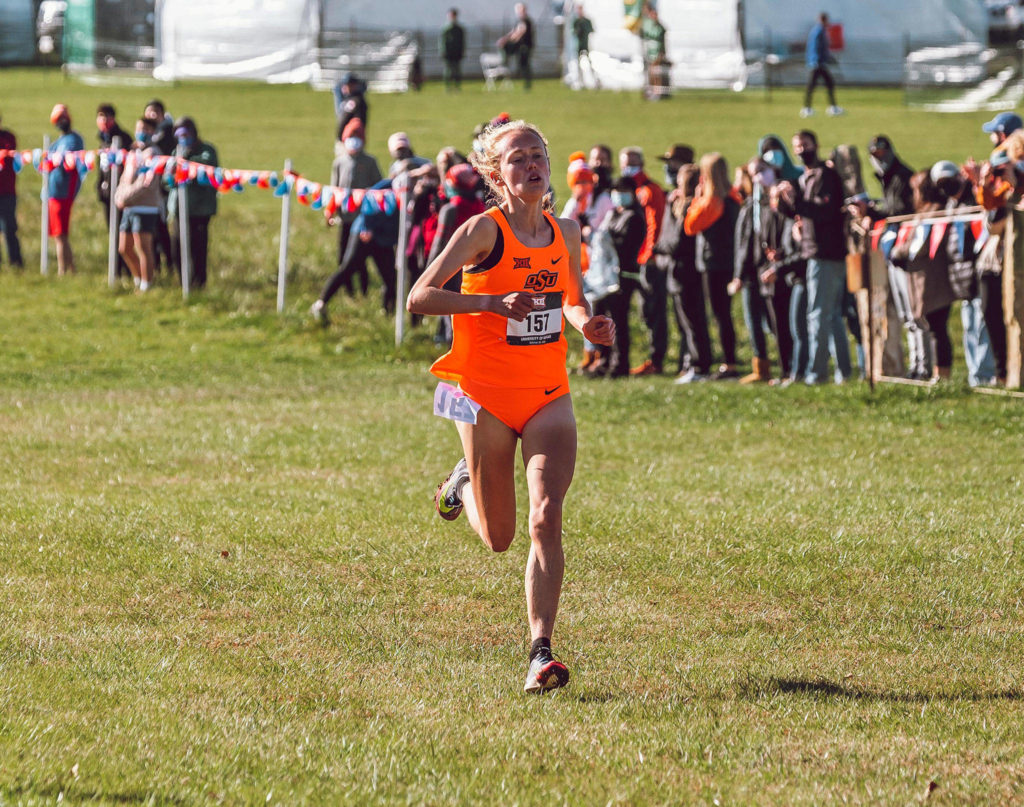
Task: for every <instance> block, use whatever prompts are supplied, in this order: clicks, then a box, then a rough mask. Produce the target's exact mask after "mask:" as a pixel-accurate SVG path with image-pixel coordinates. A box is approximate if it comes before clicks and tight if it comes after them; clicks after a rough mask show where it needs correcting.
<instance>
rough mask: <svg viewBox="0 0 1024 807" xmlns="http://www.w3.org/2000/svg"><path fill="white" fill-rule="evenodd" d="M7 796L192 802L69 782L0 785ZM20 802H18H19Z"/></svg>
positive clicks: (73, 800)
mask: <svg viewBox="0 0 1024 807" xmlns="http://www.w3.org/2000/svg"><path fill="white" fill-rule="evenodd" d="M210 795H211V799H214V798H216V795H215V794H210ZM4 796H9V797H10V798H12V799H20V798H26V797H27V798H31V797H33V796H41V797H43V798H46V799H54V800H55V801H60V800H63V799H62V798H61V797H62V796H63V798H67V799H69V802H70V803H72V804H74V803H76V802H86V801H96V802H101V803H104V804H153V803H155V804H180V805H186V804H192V803H193V802H192V801H191V800H189V799H184V798H181V797H179V796H174V795H168V794H167V793H160V794H155V793H152V792H148V791H145V790H142V789H128V790H123V791H110V790H104V789H102V788H98V789H90V788H82V787H78V785H77V784H74V783H72V784H70V785H68V786H67V787H64V786H62V785H60V784H49V785H43V786H42V787H32V786H31V785H26V786H24V787H13V788H3V787H0V803H3V797H4ZM19 803H20V802H19Z"/></svg>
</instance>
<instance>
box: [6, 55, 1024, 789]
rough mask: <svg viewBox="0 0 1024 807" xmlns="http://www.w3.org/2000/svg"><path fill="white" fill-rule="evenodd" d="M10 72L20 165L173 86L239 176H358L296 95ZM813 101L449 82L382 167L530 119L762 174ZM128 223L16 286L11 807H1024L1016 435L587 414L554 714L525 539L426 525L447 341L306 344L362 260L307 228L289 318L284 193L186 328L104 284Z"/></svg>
mask: <svg viewBox="0 0 1024 807" xmlns="http://www.w3.org/2000/svg"><path fill="white" fill-rule="evenodd" d="M5 77H9V78H10V80H9V81H8V82H5V87H6V88H7V89H6V90H5V93H7V96H8V97H6V98H0V102H2V110H3V113H4V122H5V124H6V125H9V126H11V127H12V128H14V129H15V130H16V131H17V132H18V133H19V135H21V136H22V139H23V141H27V140H28V139H29V137H30V136H35V134H40V135H41V133H42V129H40V128H38V127H36V128H35V129H33V121H40V120H43V121H44V120H45V116H46V113H47V112H48V110H49V107H50V106H51V105H52V102H53V101H54V100H55V99H56V98H57V97H62V98H66V99H68V102H69V103H70V104H71V106H72V110H73V111H74V110H75V109H76V108H85V109H87V108H89V107H94V104H95V102H96V101H97V100H100V99H107V98H114V99H115V101H116V102H118V104H119V105H121V106H125V107H131V106H138V105H139V104H141V103H144V102H145V100H148V98H149V97H150V96H151V95H152V94H154V92H156V93H158V94H162V95H164V96H166V99H167V102H168V106H169V107H170V108H171V109H173V110H174V111H175V112H186V111H188V112H194V113H195V115H196V117H197V119H198V122H199V126H200V128H201V130H202V131H204V132H205V133H207V134H208V136H209V137H210V139H211V140H213V141H214V142H215V143H216V144H217V145H218V146H219V148H220V150H221V154H222V155H223V160H224V163H225V164H227V165H232V164H237V165H239V166H241V167H272V166H274V165H277V164H278V163H280V162H281V160H282V158H283V157H285V156H292V157H293V158H296V159H297V155H302V156H303V157H304V159H303V163H304V162H305V158H306V155H308V160H309V169H308V170H309V172H310V173H311V175H313V177H314V178H317V177H318V176H324V175H325V174H326V169H327V166H328V165H329V162H330V148H331V146H330V143H331V111H330V106H329V100H328V97H327V96H326V95H324V94H314V93H311V92H309V91H307V90H305V89H303V88H281V87H250V86H235V85H191V84H187V85H176V86H174V87H171V88H160V89H159V90H153V89H138V88H113V89H106V90H97V89H94V88H88V87H84V86H81V85H79V84H74V83H69V84H63V83H61V81H60V79H59V78H58V77H57V76H56V75H55V74H52V73H40V72H26V71H21V72H12V73H9V74H7V75H6V76H5ZM12 88H13V89H12ZM841 101H842V102H843V103H844V105H846V106H847V107H848V108H849V109H850V110H851V113H850V116H849V118H847V119H846V120H844V121H830V120H822V121H816V123H819V124H820V128H821V131H822V133H823V139H826V137H825V136H824V135H825V134H826V133H828V137H829V138H832V137H835V136H838V134H839V133H840V132H842V131H847V132H849V133H851V135H852V136H851V137H850V138H845V137H844V139H852V140H854V141H855V142H858V143H863V142H864V141H865V140H866V138H867V137H869V136H870V135H872V134H874V133H875V132H876V130H888V133H889V134H890V135H892V136H893V138H894V140H895V141H896V142H897V145H902V144H903V143H905V144H906V145H905V146H903V148H902V150H903V152H904V154H905V156H906V157H907V159H908V160H909V161H910V162H912V163H914V164H921V163H923V162H925V161H926V160H931V159H937V158H939V157H944V156H959V155H963V154H966V153H967V152H969V151H971V150H972V145H975V144H977V145H980V146H983V145H984V138H983V136H982V135H981V133H980V132H979V131H978V129H977V126H978V124H979V123H980V121H981V120H982V118H983V117H984V116H982V115H980V114H979V115H976V116H953V117H948V118H946V117H944V118H941V119H937V118H935V117H934V116H924V115H922V114H920V113H915V112H908V111H906V110H904V109H903V108H902V107H900V106H899V105H898V103H897V101H898V94H896V93H893V92H888V91H877V92H874V91H856V92H855V91H852V90H851V91H845V92H844V93H843V95H842V96H841ZM442 104H443V105H444V106H443V111H439V110H440V109H441V105H442ZM798 104H799V101H798V99H797V95H796V94H795V93H777V94H776V104H775V105H767V104H766V103H765V102H764V100H763V98H762V97H761V96H759V95H758V94H748V95H732V94H716V93H684V94H680V96H679V97H677V98H675V99H673V100H672V101H670V102H666V103H662V104H656V105H642V104H640V102H639V100H637V99H634V98H633V97H631V96H624V95H589V96H585V95H576V94H571V93H569V92H568V91H563V90H561V89H559V88H557V87H554V86H552V85H550V84H548V85H545V84H541V85H539V86H538V88H537V91H536V92H535V93H534V94H533V95H532V96H530V97H529V98H524V96H522V95H520V94H518V93H507V94H491V95H488V94H485V93H483V91H482V90H481V89H479V88H476V87H470V88H468V89H467V90H466V92H465V93H464V94H463V96H461V97H460V98H458V99H457V100H452V99H450V98H448V97H446V96H443V94H441V93H440V92H438V91H437V90H436V89H435V88H428V89H427V90H426V91H425V92H424V94H423V95H421V96H393V97H377V98H374V99H373V111H372V113H371V114H372V116H373V117H372V118H371V135H370V143H371V147H372V148H373V149H375V150H376V151H377V152H378V153H381V152H382V151H383V141H384V139H385V138H386V135H387V133H388V132H389V131H392V130H395V129H398V128H402V129H405V130H407V131H409V132H410V134H411V135H412V138H413V142H414V143H416V144H417V145H420V144H422V146H421V147H422V150H423V151H425V152H427V153H432V152H433V151H434V150H436V148H437V147H439V146H441V145H443V144H444V143H446V142H460V141H457V140H456V138H457V137H459V136H463V135H464V134H465V133H466V132H467V131H468V130H469V128H471V125H472V124H473V123H474V122H476V121H477V120H479V119H482V118H484V117H487V116H489V115H490V114H492V113H493V112H496V111H500V110H501V109H509V110H510V111H512V112H514V113H519V112H522V114H523V115H524V116H526V117H528V118H534V119H536V120H538V122H540V123H541V125H542V126H543V128H544V129H545V130H546V131H547V133H548V135H549V137H550V139H551V141H552V146H553V150H554V153H556V154H561V153H565V154H567V153H568V152H569V151H571V150H572V149H574V148H576V147H577V146H587V145H589V144H590V142H592V141H594V140H598V139H600V140H607V141H608V142H610V143H611V144H612V145H613V146H620V145H624V144H626V143H630V142H640V144H641V145H644V146H645V147H646V148H647V149H648V150H649V151H657V150H660V149H663V148H664V147H665V145H667V144H669V143H671V142H673V141H675V140H684V141H685V140H689V141H690V142H692V143H693V144H694V145H695V146H697V148H698V149H705V148H710V147H712V146H716V147H720V148H721V149H722V150H723V151H725V153H726V154H727V155H728V156H729V157H730V159H731V160H736V159H740V158H742V157H744V156H745V154H746V152H747V151H748V150H749V149H751V148H753V144H754V143H755V142H756V139H757V137H758V135H760V134H761V133H763V132H764V131H772V130H776V131H782V132H783V133H786V132H789V131H790V130H792V129H794V128H797V126H798V125H799V119H797V118H796V117H795V114H794V112H795V109H796V108H797V106H798ZM641 116H642V125H641ZM924 126H928V127H929V129H928V134H929V137H928V138H927V140H926V139H925V138H924V137H922V136H921V132H922V130H923V127H924ZM83 128H84V126H83ZM933 130H934V131H933ZM974 150H975V151H980V149H979V148H977V147H975V149H974ZM299 168H300V170H305V165H304V164H300V165H299ZM561 173H562V172H561V169H560V168H558V167H556V169H555V176H556V179H558V180H561ZM33 181H34V180H33V178H32V176H31V174H26V175H24V176H23V177H22V179H21V180H20V188H19V189H20V193H21V215H22V224H23V228H24V229H23V235H24V236H25V240H26V243H25V246H26V252H28V253H29V254H31V253H30V249H31V244H32V237H33V229H32V228H33V219H34V218H35V217H36V213H37V210H38V208H37V207H35V204H36V203H35V202H34V200H33V196H34V194H35V193H36V191H37V189H38V186H37V185H33V184H32V183H33ZM91 183H92V180H90V181H89V186H90V187H89V188H87V193H88V192H89V191H91ZM559 190H560V193H561V192H562V190H564V189H563V188H562V187H561V186H559ZM97 208H98V205H97V204H96V203H95V201H94V199H92V198H90V197H89V196H88V195H86V196H84V197H83V199H82V202H81V204H80V206H79V212H80V213H81V215H80V218H79V219H78V220H77V221H78V223H79V224H80V227H79V229H77V230H76V234H75V243H76V246H77V248H78V251H79V252H78V254H79V261H80V265H81V267H82V272H81V274H80V275H79V276H77V277H74V278H64V279H61V280H58V279H56V278H41V277H39V276H38V274H36V273H35V272H33V271H26V272H25V273H24V274H21V275H12V274H11V273H10V272H8V271H7V270H4V271H3V273H0V299H3V300H4V306H3V310H4V313H3V315H2V317H3V319H2V323H3V324H2V326H0V473H2V478H3V480H4V482H3V485H0V560H2V566H0V585H2V589H3V606H2V607H0V804H2V805H6V804H12V805H13V804H43V803H51V804H52V803H54V802H55V801H56V800H57V799H58V798H59V797H60V795H61V794H63V799H64V801H65V802H67V803H72V804H77V803H88V802H96V803H105V804H119V803H120V804H123V803H136V802H141V803H154V804H168V803H181V804H195V803H220V802H223V803H227V804H251V803H266V802H270V803H282V804H295V803H330V804H334V803H347V804H365V803H386V804H406V803H413V804H419V803H429V804H442V803H462V804H480V803H496V804H541V803H543V804H560V803H567V804H606V803H612V804H667V803H672V804H676V803H714V802H715V801H716V800H717V802H718V803H722V804H727V803H732V804H737V803H749V804H763V803H772V804H785V805H789V804H820V803H854V804H878V803H887V804H909V803H918V802H920V801H923V800H924V797H925V793H926V790H927V787H928V783H929V782H935V783H936V784H937V789H936V790H935V791H934V793H932V795H931V796H930V797H929V798H928V801H929V802H934V803H938V804H950V805H958V804H964V803H978V804H989V803H1012V802H1016V801H1019V800H1020V799H1021V798H1022V797H1024V758H1022V756H1021V750H1020V749H1021V748H1022V747H1024V728H1022V726H1024V720H1022V718H1024V707H1022V698H1024V688H1022V681H1021V679H1022V674H1021V658H1022V657H1024V638H1022V637H1024V624H1022V622H1024V620H1022V617H1021V599H1022V595H1024V588H1022V584H1021V576H1020V573H1019V569H1020V565H1021V557H1022V549H1024V546H1022V541H1024V507H1022V479H1021V471H1020V457H1021V456H1022V451H1024V410H1022V409H1021V407H1020V405H1019V401H1015V400H1010V399H1003V398H990V397H982V396H974V395H972V394H970V393H969V392H968V391H967V390H966V388H965V387H963V386H962V385H961V384H960V383H959V382H957V383H954V384H951V385H947V386H943V387H938V388H932V389H916V388H880V389H878V390H877V391H876V392H875V393H873V394H872V393H871V392H870V391H869V390H868V388H867V387H866V386H865V385H863V384H852V385H849V386H846V387H843V388H824V389H802V388H790V389H788V390H785V391H780V390H774V389H764V388H761V389H741V388H739V387H738V386H736V385H703V386H698V387H695V388H692V389H685V388H678V387H674V386H673V385H671V384H670V383H669V381H668V380H667V379H653V380H643V381H632V382H629V383H625V384H614V383H610V382H591V383H588V382H585V381H574V382H573V386H574V403H575V406H576V411H577V417H578V420H579V426H580V443H581V451H580V460H579V465H578V471H577V477H576V481H575V483H574V485H573V488H572V490H571V492H570V499H569V502H568V509H567V517H566V523H565V536H566V550H567V555H568V566H567V578H566V587H565V592H564V596H563V606H562V611H561V616H560V620H559V626H558V631H557V635H556V644H557V647H558V649H559V651H560V652H561V653H562V655H563V657H564V658H565V659H566V661H567V662H568V663H569V664H570V666H571V667H572V670H573V674H574V681H573V684H572V685H571V686H570V687H569V688H568V689H567V690H563V691H561V692H558V693H556V694H554V695H553V696H549V697H544V698H526V697H524V696H523V695H522V693H521V692H520V687H521V685H522V677H523V674H524V670H525V649H526V647H527V644H528V637H527V634H526V628H525V614H524V610H525V609H524V602H523V594H522V570H523V565H524V560H525V555H526V551H527V540H526V536H525V534H524V533H525V528H524V526H523V524H522V523H521V524H520V526H519V535H518V537H517V540H516V542H515V543H514V544H513V547H512V549H511V550H510V551H509V552H508V553H507V554H504V555H492V554H491V553H489V552H487V551H486V550H485V549H484V548H483V547H482V545H481V544H480V542H479V541H478V540H477V539H476V538H475V537H474V536H473V535H472V533H471V531H470V530H469V528H468V527H467V525H466V524H465V522H464V521H460V522H458V523H456V524H454V525H452V524H445V523H442V522H440V520H439V519H437V518H436V516H434V515H433V511H432V508H431V503H430V497H431V494H432V492H433V487H434V485H435V484H436V482H437V480H438V479H439V478H440V476H441V475H443V473H444V472H445V469H446V468H447V467H449V466H450V465H451V463H452V461H453V460H454V459H455V458H456V457H457V456H458V453H457V452H458V443H457V439H456V437H455V434H454V430H453V429H452V428H451V427H450V425H449V424H446V423H444V422H442V421H439V420H437V419H436V418H433V417H432V416H431V415H430V397H431V390H432V387H433V383H432V381H431V378H430V377H429V375H428V374H427V372H426V366H427V363H428V361H429V360H430V359H431V357H432V356H433V355H434V354H435V350H434V347H433V345H432V344H431V340H430V337H429V333H428V332H426V331H424V330H421V331H417V332H416V333H414V335H413V337H412V338H411V339H410V340H409V341H408V342H407V344H406V345H405V346H403V347H402V348H401V349H398V350H396V349H395V348H394V347H393V342H392V330H391V326H390V324H389V323H388V322H386V321H384V319H383V318H382V317H381V315H380V314H379V313H378V312H377V310H376V307H375V305H374V304H373V303H372V302H366V301H350V300H341V299H339V300H338V301H337V304H336V305H335V306H334V310H333V313H334V319H335V324H334V325H333V326H332V327H331V328H330V329H328V330H326V331H321V330H320V329H317V328H314V327H313V326H312V325H311V324H310V323H309V322H308V320H307V317H306V315H305V311H306V309H307V308H308V305H309V302H310V301H311V300H312V298H313V295H314V294H315V289H316V288H317V287H318V285H319V284H320V283H322V281H323V279H324V277H325V276H326V275H327V274H328V273H329V271H330V264H331V261H332V260H333V259H332V255H333V252H334V247H333V238H334V234H333V233H331V232H328V231H326V230H325V229H324V227H323V224H322V222H321V220H320V217H319V215H318V214H316V213H313V212H311V211H308V210H304V209H301V208H300V209H297V210H296V212H295V217H294V228H295V229H294V231H293V241H292V243H293V245H294V249H293V252H292V267H293V271H292V285H291V286H290V293H289V304H288V309H287V311H286V313H285V315H284V316H283V317H278V316H277V315H276V314H275V313H274V299H275V292H274V282H273V279H274V273H275V269H276V244H275V238H276V233H277V203H276V201H275V200H273V199H272V198H271V197H270V196H269V194H265V193H260V192H257V191H246V193H245V194H243V195H241V196H234V195H233V196H231V197H229V198H227V199H225V200H224V206H223V209H222V213H221V215H220V216H219V217H218V219H217V220H216V221H215V224H214V227H215V229H214V235H213V254H212V265H213V272H212V280H211V287H210V290H209V291H208V292H206V293H205V294H203V295H197V296H196V297H195V298H193V300H192V301H191V302H190V303H189V304H188V305H184V304H182V302H181V300H180V294H179V293H178V292H177V290H176V289H175V288H174V287H173V286H172V285H171V284H170V283H169V282H167V281H166V280H165V281H163V282H162V285H160V286H158V287H157V288H156V289H155V291H154V292H152V293H150V294H149V295H147V296H146V297H143V298H138V297H135V296H134V295H131V294H129V293H126V292H125V291H120V290H119V291H114V292H111V291H109V290H107V288H106V286H105V258H104V253H103V243H101V239H102V228H101V223H100V222H99V216H98V210H97ZM37 232H38V231H36V233H37ZM29 260H31V258H29ZM428 330H429V329H428ZM572 346H573V348H574V352H575V350H577V349H578V347H579V343H578V340H573V341H572ZM958 353H959V350H958ZM745 355H749V353H747V354H745ZM961 376H962V373H961ZM523 490H524V489H523V487H522V480H521V478H520V493H522V492H523ZM524 515H525V511H524Z"/></svg>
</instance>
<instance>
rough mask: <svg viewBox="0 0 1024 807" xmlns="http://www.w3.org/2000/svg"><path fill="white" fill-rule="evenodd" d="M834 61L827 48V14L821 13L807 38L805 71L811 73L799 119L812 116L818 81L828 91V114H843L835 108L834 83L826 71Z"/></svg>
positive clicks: (838, 108) (839, 108)
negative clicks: (813, 99)
mask: <svg viewBox="0 0 1024 807" xmlns="http://www.w3.org/2000/svg"><path fill="white" fill-rule="evenodd" d="M835 61H836V60H835V58H834V57H833V56H832V54H831V52H830V51H829V47H828V14H826V13H825V12H824V11H823V12H821V14H819V15H818V22H817V24H816V25H815V26H814V27H813V28H812V29H811V33H810V34H809V35H808V37H807V69H808V70H810V71H811V72H810V75H809V76H808V77H807V91H806V92H805V93H804V108H803V109H801V110H800V117H801V118H809V117H810V116H811V115H813V114H814V107H812V106H811V99H812V98H813V96H814V88H815V87H817V86H818V81H819V80H820V81H824V82H825V89H826V90H828V103H829V107H828V114H829V115H832V116H835V115H842V114H843V108H842V107H839V106H836V83H835V80H834V79H833V78H832V73H831V72H830V71H829V69H828V66H829V65H830V64H834V63H835Z"/></svg>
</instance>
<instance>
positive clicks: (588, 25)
mask: <svg viewBox="0 0 1024 807" xmlns="http://www.w3.org/2000/svg"><path fill="white" fill-rule="evenodd" d="M571 31H572V41H573V44H574V45H575V51H574V52H575V57H576V58H575V61H574V62H573V63H572V66H571V68H572V69H571V70H570V83H571V84H572V87H573V89H575V90H578V89H580V88H582V87H583V86H585V84H586V82H585V81H584V78H583V75H584V70H586V72H587V73H589V74H590V85H591V86H593V87H597V88H598V89H600V87H601V82H600V81H599V80H598V78H597V74H596V73H595V72H594V66H593V65H592V64H591V62H590V35H591V34H593V33H594V23H593V22H591V21H590V18H589V17H587V15H586V14H584V13H583V3H576V6H575V14H574V16H573V18H572V28H571Z"/></svg>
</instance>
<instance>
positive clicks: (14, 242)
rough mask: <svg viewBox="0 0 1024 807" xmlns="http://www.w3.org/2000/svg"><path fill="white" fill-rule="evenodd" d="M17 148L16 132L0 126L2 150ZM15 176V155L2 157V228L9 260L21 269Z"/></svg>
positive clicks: (0, 169)
mask: <svg viewBox="0 0 1024 807" xmlns="http://www.w3.org/2000/svg"><path fill="white" fill-rule="evenodd" d="M17 148H18V140H17V138H15V136H14V134H13V133H12V132H10V131H8V130H7V129H3V128H0V152H2V151H4V150H10V151H15V150H16V149H17ZM15 176H16V175H15V173H14V159H13V157H10V156H8V157H0V230H3V231H4V238H5V239H6V241H7V260H9V261H10V262H11V266H13V267H15V268H17V269H21V268H22V266H23V265H24V264H23V263H22V260H21V242H19V241H18V219H17V217H16V216H15V209H16V208H17V205H18V194H17V192H16V191H15V186H14V179H15Z"/></svg>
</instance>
